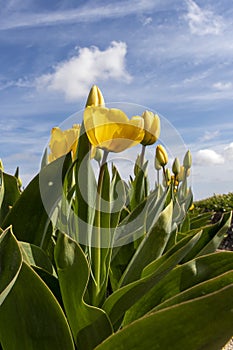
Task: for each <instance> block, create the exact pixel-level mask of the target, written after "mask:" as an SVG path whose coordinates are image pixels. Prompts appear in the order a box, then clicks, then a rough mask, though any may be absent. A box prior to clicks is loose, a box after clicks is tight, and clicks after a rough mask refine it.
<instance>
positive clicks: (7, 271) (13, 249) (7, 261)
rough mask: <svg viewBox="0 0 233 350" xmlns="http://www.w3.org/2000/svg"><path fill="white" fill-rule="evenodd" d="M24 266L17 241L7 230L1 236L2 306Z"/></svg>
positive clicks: (0, 286) (0, 292) (0, 287)
mask: <svg viewBox="0 0 233 350" xmlns="http://www.w3.org/2000/svg"><path fill="white" fill-rule="evenodd" d="M21 266H22V255H21V252H20V250H19V249H18V245H17V241H16V239H15V238H14V236H13V235H12V234H11V228H7V229H6V230H5V231H4V232H3V233H1V234H0V271H1V274H0V276H1V278H0V306H1V305H2V303H3V302H4V300H5V298H6V297H7V295H8V293H9V292H10V290H11V288H12V287H13V286H14V283H15V281H16V279H17V277H18V274H19V272H20V269H21Z"/></svg>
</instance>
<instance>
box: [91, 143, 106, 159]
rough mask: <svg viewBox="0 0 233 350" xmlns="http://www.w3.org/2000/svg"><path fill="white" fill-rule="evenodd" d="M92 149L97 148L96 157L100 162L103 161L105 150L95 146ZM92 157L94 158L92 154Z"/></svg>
mask: <svg viewBox="0 0 233 350" xmlns="http://www.w3.org/2000/svg"><path fill="white" fill-rule="evenodd" d="M92 149H95V154H94V157H93V158H94V159H95V160H96V161H97V162H98V163H100V162H101V159H102V158H103V153H104V152H103V150H102V149H100V148H94V147H92ZM91 158H92V156H91Z"/></svg>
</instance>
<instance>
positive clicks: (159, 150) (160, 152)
mask: <svg viewBox="0 0 233 350" xmlns="http://www.w3.org/2000/svg"><path fill="white" fill-rule="evenodd" d="M156 158H157V159H158V162H159V164H160V165H161V166H162V167H164V166H165V165H166V164H167V162H168V155H167V152H166V150H165V148H164V147H163V146H162V145H158V146H157V147H156Z"/></svg>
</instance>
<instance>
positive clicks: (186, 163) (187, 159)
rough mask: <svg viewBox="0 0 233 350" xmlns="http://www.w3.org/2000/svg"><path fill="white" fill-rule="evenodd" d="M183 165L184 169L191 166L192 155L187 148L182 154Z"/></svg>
mask: <svg viewBox="0 0 233 350" xmlns="http://www.w3.org/2000/svg"><path fill="white" fill-rule="evenodd" d="M183 166H184V167H185V169H189V168H191V166H192V155H191V152H190V151H189V150H188V151H187V152H186V154H185V156H184V160H183Z"/></svg>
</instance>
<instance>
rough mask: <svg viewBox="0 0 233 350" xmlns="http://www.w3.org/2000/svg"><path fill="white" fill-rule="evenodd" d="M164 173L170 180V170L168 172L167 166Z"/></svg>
mask: <svg viewBox="0 0 233 350" xmlns="http://www.w3.org/2000/svg"><path fill="white" fill-rule="evenodd" d="M165 174H166V178H167V181H171V178H172V177H171V172H170V170H169V169H168V168H167V169H166V172H165Z"/></svg>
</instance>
